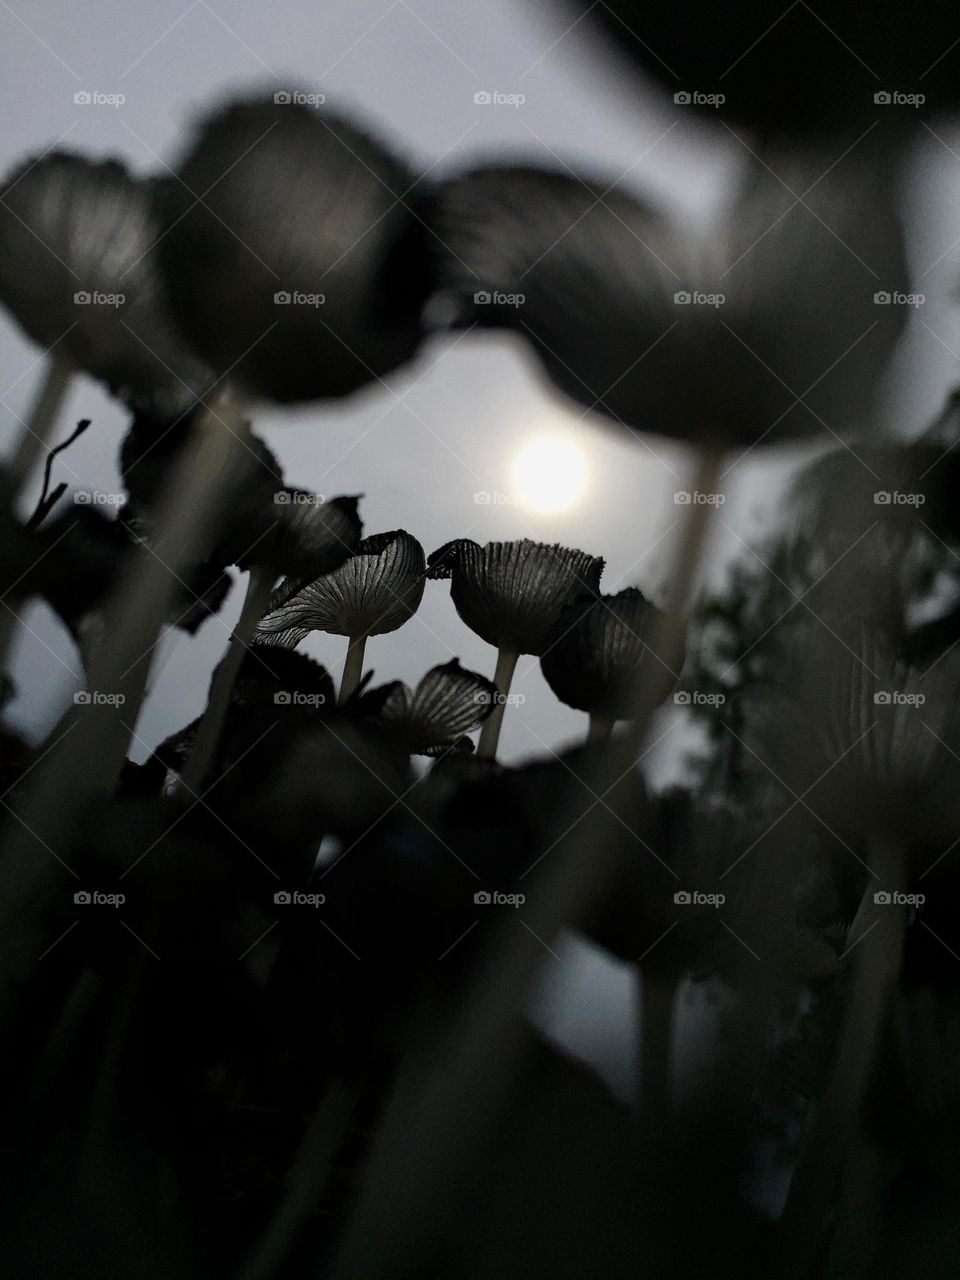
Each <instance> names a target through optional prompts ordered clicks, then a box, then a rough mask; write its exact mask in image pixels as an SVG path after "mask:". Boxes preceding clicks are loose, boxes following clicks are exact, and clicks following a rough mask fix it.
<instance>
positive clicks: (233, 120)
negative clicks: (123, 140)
mask: <svg viewBox="0 0 960 1280" xmlns="http://www.w3.org/2000/svg"><path fill="white" fill-rule="evenodd" d="M177 177H178V178H179V182H178V183H177V184H175V185H171V186H170V187H169V188H168V190H167V208H166V224H167V226H168V228H169V229H168V231H167V234H166V235H165V236H164V238H163V240H162V242H161V245H160V249H161V253H162V255H163V261H164V264H165V268H166V274H167V281H168V286H169V290H170V295H171V298H172V300H173V302H174V305H175V307H176V310H177V313H178V315H179V317H180V319H181V321H182V324H183V327H184V330H185V332H186V333H187V334H188V335H189V337H190V338H191V340H192V341H193V343H194V344H195V346H196V348H197V350H198V351H199V352H201V353H202V355H203V357H204V359H206V360H209V361H210V363H211V364H212V365H213V367H214V368H216V369H217V370H218V371H219V372H221V373H223V374H226V373H228V372H229V374H230V376H231V378H233V379H236V380H237V381H238V382H239V383H240V384H241V385H243V386H245V387H246V388H248V389H249V390H250V391H252V392H253V393H256V394H258V395H263V396H266V397H268V398H271V399H276V400H280V401H301V400H313V399H317V398H324V397H336V396H343V395H346V394H348V393H349V392H351V391H354V390H356V389H357V388H358V387H362V386H364V385H365V384H366V383H368V382H371V381H374V380H375V379H376V378H379V377H381V376H382V375H384V374H386V373H388V372H389V371H390V370H392V369H394V368H395V367H396V366H397V365H399V364H402V363H403V362H404V361H405V360H408V359H409V358H410V357H411V356H412V355H413V353H414V351H415V350H416V348H417V345H418V343H419V341H420V338H421V333H422V330H421V325H420V313H421V310H422V307H423V303H424V301H425V299H426V295H427V292H428V288H429V285H428V275H427V271H426V270H425V265H426V264H425V262H424V261H422V260H421V256H422V255H421V252H420V249H419V247H418V245H419V239H420V236H421V234H422V233H423V228H422V224H421V222H420V221H419V220H418V217H417V216H416V215H415V213H414V212H412V211H411V208H412V202H413V201H414V200H415V197H414V196H412V195H411V196H410V197H409V199H406V198H405V197H406V193H407V192H408V191H409V190H410V189H411V188H412V187H413V186H414V177H413V175H412V173H411V172H410V170H409V169H408V168H407V167H406V166H405V165H404V164H403V163H402V162H401V161H400V160H399V159H397V158H396V157H394V155H393V154H392V153H391V152H390V150H389V149H388V148H387V147H386V146H385V145H384V144H383V143H381V142H380V141H379V140H377V139H376V138H374V137H373V136H372V135H370V134H368V133H367V132H365V131H364V130H362V129H360V128H359V127H357V126H356V125H354V124H353V123H351V122H350V121H349V120H347V119H346V118H345V117H343V116H341V115H339V114H337V113H335V112H332V111H327V110H323V111H315V110H312V109H310V108H308V107H306V106H303V105H300V104H297V103H277V102H275V101H273V100H270V99H263V98H253V99H248V100H241V101H237V102H232V103H228V104H227V105H226V106H224V107H221V108H218V109H217V110H216V111H214V112H213V113H211V114H209V115H208V116H207V117H206V118H205V119H204V120H203V121H202V122H201V124H200V127H199V129H198V131H197V133H196V136H195V138H194V140H193V142H192V144H191V145H190V147H189V148H188V150H187V152H186V154H185V155H184V156H183V158H182V160H181V162H180V164H179V166H178V168H177Z"/></svg>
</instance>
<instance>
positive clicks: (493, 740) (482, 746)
mask: <svg viewBox="0 0 960 1280" xmlns="http://www.w3.org/2000/svg"><path fill="white" fill-rule="evenodd" d="M519 657H520V655H519V653H514V652H513V650H512V649H501V650H499V652H498V653H497V668H496V670H495V671H494V673H493V683H494V684H495V685H496V686H497V700H496V702H495V703H494V705H493V710H492V711H491V712H490V714H489V715H488V716H487V718H486V720H484V722H483V728H482V729H481V730H480V742H479V744H478V746H477V755H478V756H483V758H484V759H486V760H495V759H496V756H497V744H498V743H499V741H500V726H501V725H502V724H503V712H504V708H505V707H506V705H507V697H508V695H509V693H510V685H511V684H512V683H513V673H514V671H515V670H516V668H517V660H518V659H519Z"/></svg>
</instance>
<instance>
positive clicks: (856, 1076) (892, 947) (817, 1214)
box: [770, 837, 907, 1280]
mask: <svg viewBox="0 0 960 1280" xmlns="http://www.w3.org/2000/svg"><path fill="white" fill-rule="evenodd" d="M868 862H869V865H870V868H871V870H872V871H873V873H874V874H873V875H872V876H871V877H870V879H869V880H868V882H867V886H866V889H865V890H864V894H863V898H862V900H861V902H860V907H859V910H858V911H857V915H856V919H855V920H854V922H853V926H852V928H851V930H850V937H851V942H850V945H849V946H848V948H847V951H848V952H849V953H850V954H851V956H852V960H851V974H850V979H849V989H848V992H847V999H846V1004H845V1007H844V1010H843V1017H842V1023H841V1027H840V1034H839V1038H838V1041H837V1049H836V1054H835V1056H834V1060H833V1063H832V1065H831V1068H830V1071H829V1074H828V1077H827V1081H826V1086H825V1088H824V1091H823V1094H822V1096H821V1098H820V1100H819V1102H818V1103H817V1105H816V1109H815V1110H814V1112H813V1115H812V1116H811V1118H810V1120H809V1122H808V1127H807V1134H806V1137H805V1139H804V1143H803V1147H802V1148H801V1152H800V1158H799V1160H798V1161H797V1167H796V1169H795V1170H794V1174H793V1179H792V1181H791V1183H790V1191H789V1194H788V1197H787V1203H786V1207H785V1208H784V1211H783V1217H782V1219H781V1222H780V1228H779V1233H778V1243H777V1245H776V1246H775V1249H774V1259H773V1266H772V1267H771V1270H770V1274H771V1276H774V1275H775V1276H776V1277H777V1280H801V1278H803V1280H806V1277H807V1276H809V1275H810V1274H811V1269H812V1266H813V1262H814V1259H815V1257H816V1255H817V1253H818V1252H819V1248H820V1243H821V1234H822V1229H823V1222H824V1219H825V1217H826V1214H827V1210H828V1209H829V1207H830V1204H831V1202H832V1200H833V1198H834V1195H835V1192H836V1187H837V1180H838V1177H839V1173H840V1168H841V1164H842V1162H843V1160H844V1157H845V1155H847V1154H849V1153H850V1152H851V1151H852V1150H853V1149H854V1148H855V1146H856V1143H857V1142H858V1140H859V1137H860V1124H861V1113H862V1108H863V1101H864V1094H865V1092H866V1089H867V1086H868V1084H869V1077H870V1071H871V1068H872V1067H873V1064H874V1061H875V1058H876V1054H877V1050H878V1048H879V1045H880V1038H881V1034H882V1031H883V1021H884V1017H885V1015H886V1013H887V1010H888V1008H889V1000H890V996H891V993H892V990H893V987H894V984H895V983H896V981H897V978H898V976H899V973H900V966H901V962H902V958H903V939H904V931H905V928H906V919H907V908H906V906H900V905H894V904H893V903H876V902H874V894H875V893H876V892H877V891H878V889H879V888H884V889H888V890H894V889H901V890H902V889H903V887H904V882H905V875H904V862H903V855H902V852H901V851H900V849H899V847H898V846H896V845H894V844H892V843H891V842H889V841H887V840H886V839H884V838H882V837H875V838H874V839H873V841H872V842H871V849H870V856H869V858H868ZM868 935H869V936H868ZM849 1194H853V1190H852V1188H849V1187H848V1195H849ZM864 1265H865V1263H864V1260H863V1259H861V1260H860V1265H859V1267H858V1270H859V1271H860V1273H861V1274H863V1275H866V1274H868V1272H867V1271H866V1270H863V1267H864ZM854 1274H855V1273H854Z"/></svg>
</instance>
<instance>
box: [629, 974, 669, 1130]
mask: <svg viewBox="0 0 960 1280" xmlns="http://www.w3.org/2000/svg"><path fill="white" fill-rule="evenodd" d="M636 974H637V990H638V994H639V995H640V1018H639V1020H638V1022H639V1028H640V1045H639V1052H638V1054H637V1060H638V1062H639V1065H640V1079H639V1082H638V1091H637V1099H638V1110H639V1113H640V1117H641V1123H642V1124H643V1126H644V1129H645V1132H646V1133H647V1135H648V1136H649V1137H652V1138H656V1139H657V1140H659V1139H660V1138H661V1137H662V1136H663V1135H669V1133H670V1113H671V1110H672V1108H673V1090H672V1088H671V1065H670V1064H671V1057H672V1049H673V1007H674V1004H675V1002H676V995H677V989H678V987H679V985H680V982H679V979H677V978H676V977H674V976H673V975H661V974H656V973H651V972H650V971H649V970H648V971H647V973H646V974H645V973H644V971H643V969H642V968H641V967H640V966H639V965H638V966H637V969H636Z"/></svg>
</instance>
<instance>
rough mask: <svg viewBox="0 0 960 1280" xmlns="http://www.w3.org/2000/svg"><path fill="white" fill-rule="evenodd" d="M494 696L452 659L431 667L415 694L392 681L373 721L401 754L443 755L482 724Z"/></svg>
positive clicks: (473, 673)
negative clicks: (398, 746) (386, 732)
mask: <svg viewBox="0 0 960 1280" xmlns="http://www.w3.org/2000/svg"><path fill="white" fill-rule="evenodd" d="M496 696H497V689H496V685H494V684H492V683H491V682H490V681H489V680H487V679H486V678H485V677H484V676H481V675H478V674H477V672H476V671H465V670H464V668H463V667H461V665H460V663H459V661H458V659H456V658H453V659H451V661H450V662H445V663H443V664H442V665H441V666H438V667H432V668H431V669H430V670H429V671H428V672H427V674H426V675H425V676H424V677H423V679H422V680H421V681H420V683H419V684H418V685H417V687H416V689H410V688H409V686H408V685H405V684H403V683H402V682H400V681H399V680H398V681H397V682H396V683H395V684H394V685H392V686H391V687H390V690H389V692H388V694H387V696H386V698H385V699H384V701H383V705H382V707H381V709H380V716H379V718H380V720H381V721H382V722H383V723H384V724H386V725H387V726H388V727H389V729H390V732H391V734H392V735H393V736H394V737H395V738H396V740H397V741H398V742H399V743H400V744H401V745H402V746H403V747H404V749H405V750H407V751H409V752H411V753H412V754H416V755H424V756H437V755H443V754H444V752H446V751H448V750H450V749H451V748H452V747H459V743H460V741H461V739H462V737H463V735H464V734H467V733H469V732H470V731H471V730H472V729H476V728H477V727H478V726H479V725H480V724H482V723H483V721H484V720H485V719H486V718H487V716H489V715H490V713H491V712H492V711H493V709H494V706H495V704H496ZM466 741H467V743H469V742H470V740H469V738H468V739H467V740H466ZM470 749H471V750H472V744H470Z"/></svg>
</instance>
